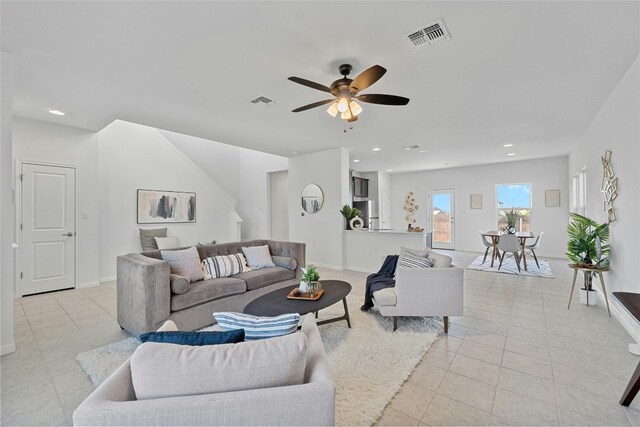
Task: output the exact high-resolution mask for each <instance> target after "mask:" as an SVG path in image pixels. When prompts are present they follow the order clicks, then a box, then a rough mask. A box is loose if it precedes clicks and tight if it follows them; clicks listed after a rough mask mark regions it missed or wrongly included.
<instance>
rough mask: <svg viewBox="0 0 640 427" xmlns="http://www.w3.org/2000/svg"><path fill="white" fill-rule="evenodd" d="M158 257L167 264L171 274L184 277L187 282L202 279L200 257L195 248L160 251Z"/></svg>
mask: <svg viewBox="0 0 640 427" xmlns="http://www.w3.org/2000/svg"><path fill="white" fill-rule="evenodd" d="M160 255H161V256H162V259H163V260H165V261H167V262H168V263H169V268H170V269H171V273H172V274H177V275H178V276H182V277H186V278H187V280H188V281H189V282H196V281H198V280H202V279H203V277H204V276H203V275H202V269H201V268H200V255H198V250H197V249H196V247H195V246H191V247H190V248H187V249H183V250H180V251H160Z"/></svg>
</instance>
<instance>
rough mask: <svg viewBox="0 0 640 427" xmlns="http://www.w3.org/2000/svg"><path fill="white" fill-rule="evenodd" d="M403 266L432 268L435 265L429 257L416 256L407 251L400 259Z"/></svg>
mask: <svg viewBox="0 0 640 427" xmlns="http://www.w3.org/2000/svg"><path fill="white" fill-rule="evenodd" d="M400 267H401V268H431V267H433V261H432V260H430V259H429V258H427V257H421V256H415V255H411V254H410V253H405V254H404V256H403V257H402V258H401V259H400Z"/></svg>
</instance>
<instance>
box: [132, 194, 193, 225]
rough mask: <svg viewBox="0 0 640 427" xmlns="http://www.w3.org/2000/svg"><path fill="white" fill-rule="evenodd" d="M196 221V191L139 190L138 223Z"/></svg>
mask: <svg viewBox="0 0 640 427" xmlns="http://www.w3.org/2000/svg"><path fill="white" fill-rule="evenodd" d="M167 222H173V223H179V222H196V193H188V192H182V191H158V190H138V224H157V223H167Z"/></svg>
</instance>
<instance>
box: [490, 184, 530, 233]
mask: <svg viewBox="0 0 640 427" xmlns="http://www.w3.org/2000/svg"><path fill="white" fill-rule="evenodd" d="M496 200H497V202H498V203H497V206H496V210H497V216H498V230H506V229H507V225H508V217H509V216H511V215H513V217H514V218H513V219H515V227H516V231H531V184H528V183H525V184H498V185H496Z"/></svg>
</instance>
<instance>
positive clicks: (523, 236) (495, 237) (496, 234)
mask: <svg viewBox="0 0 640 427" xmlns="http://www.w3.org/2000/svg"><path fill="white" fill-rule="evenodd" d="M504 234H507V233H506V232H504V231H487V232H486V233H482V235H483V236H485V237H489V238H490V239H491V244H492V246H493V253H492V254H491V267H493V262H494V261H495V260H496V258H498V257H500V251H498V242H499V241H500V236H502V235H504ZM514 234H515V235H516V237H517V238H518V239H520V244H521V245H522V263H523V265H524V271H528V270H527V254H526V253H525V249H526V246H527V239H533V237H535V236H534V235H533V233H532V232H530V231H518V232H516V233H514Z"/></svg>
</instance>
